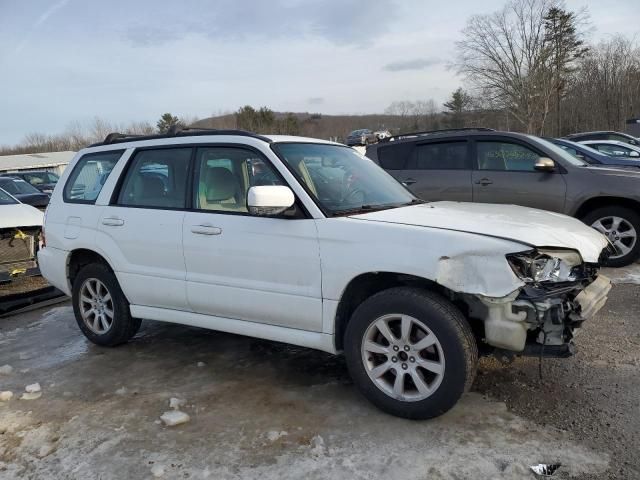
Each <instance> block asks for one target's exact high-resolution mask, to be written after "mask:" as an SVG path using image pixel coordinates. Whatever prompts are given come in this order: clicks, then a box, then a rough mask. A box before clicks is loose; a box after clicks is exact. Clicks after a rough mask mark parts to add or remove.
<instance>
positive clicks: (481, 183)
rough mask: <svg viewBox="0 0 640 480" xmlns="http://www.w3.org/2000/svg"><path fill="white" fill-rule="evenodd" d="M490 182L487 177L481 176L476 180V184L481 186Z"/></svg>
mask: <svg viewBox="0 0 640 480" xmlns="http://www.w3.org/2000/svg"><path fill="white" fill-rule="evenodd" d="M492 183H493V182H492V181H491V180H489V179H488V178H481V179H480V180H478V181H477V182H476V185H482V186H483V187H486V186H487V185H491V184H492Z"/></svg>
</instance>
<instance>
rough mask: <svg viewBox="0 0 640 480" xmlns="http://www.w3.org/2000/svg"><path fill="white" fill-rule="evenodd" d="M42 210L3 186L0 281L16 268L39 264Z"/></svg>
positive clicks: (5, 279)
mask: <svg viewBox="0 0 640 480" xmlns="http://www.w3.org/2000/svg"><path fill="white" fill-rule="evenodd" d="M42 216H43V214H42V212H41V211H40V210H38V209H36V208H34V207H32V206H30V205H26V204H24V203H21V202H20V201H19V200H18V199H16V198H15V197H14V196H13V195H10V194H9V193H7V192H6V191H5V190H3V189H2V188H0V284H2V283H5V282H8V281H10V278H11V276H12V275H13V274H14V272H15V271H24V270H27V269H29V268H32V267H35V257H34V255H35V251H36V241H37V238H38V236H39V234H40V230H41V228H42Z"/></svg>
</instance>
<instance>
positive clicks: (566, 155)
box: [527, 135, 589, 167]
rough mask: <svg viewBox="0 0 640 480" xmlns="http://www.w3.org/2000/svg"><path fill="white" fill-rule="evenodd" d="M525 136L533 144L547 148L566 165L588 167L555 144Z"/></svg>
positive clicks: (585, 163)
mask: <svg viewBox="0 0 640 480" xmlns="http://www.w3.org/2000/svg"><path fill="white" fill-rule="evenodd" d="M527 136H528V137H529V138H530V139H531V140H533V141H534V142H538V143H539V144H542V145H543V146H545V147H547V148H548V149H549V150H551V151H553V153H555V154H556V155H557V156H559V157H560V158H561V159H562V160H564V161H566V162H567V163H569V164H571V165H573V166H575V167H586V166H588V165H589V164H588V163H587V162H585V161H584V160H580V159H579V158H576V157H574V156H573V155H571V154H570V153H569V152H567V151H566V150H565V149H563V148H561V147H559V146H558V145H556V144H555V143H551V142H550V141H549V140H545V139H544V138H540V137H534V136H533V135H527Z"/></svg>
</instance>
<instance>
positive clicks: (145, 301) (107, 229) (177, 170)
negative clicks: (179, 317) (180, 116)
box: [87, 147, 193, 310]
mask: <svg viewBox="0 0 640 480" xmlns="http://www.w3.org/2000/svg"><path fill="white" fill-rule="evenodd" d="M192 151H193V149H192V148H190V147H170V148H148V149H139V150H137V151H135V152H133V154H132V158H130V159H129V162H128V164H127V166H126V168H125V170H124V172H123V173H122V175H121V178H120V180H119V182H118V185H117V186H116V189H115V192H114V195H113V196H112V198H111V201H110V203H109V205H107V206H105V207H104V209H103V210H102V212H101V215H100V218H99V221H98V235H97V238H96V243H97V244H98V245H99V246H100V248H101V249H102V250H103V251H105V252H109V253H110V254H111V258H110V261H111V263H112V265H113V267H114V270H115V271H116V275H117V277H118V281H119V282H120V284H121V286H122V290H123V291H124V292H125V295H126V296H127V298H128V300H129V301H130V302H131V303H132V304H135V305H144V306H152V307H159V308H169V309H176V310H188V309H189V308H188V304H187V299H186V284H185V276H186V271H185V264H184V257H183V253H182V222H183V219H184V215H185V211H184V210H185V208H186V199H187V185H188V177H189V175H188V172H189V164H190V160H191V155H192ZM103 182H104V180H103V179H102V178H101V177H100V176H99V175H98V176H96V178H95V179H94V184H100V183H103ZM87 188H89V189H92V188H93V187H92V186H90V185H87Z"/></svg>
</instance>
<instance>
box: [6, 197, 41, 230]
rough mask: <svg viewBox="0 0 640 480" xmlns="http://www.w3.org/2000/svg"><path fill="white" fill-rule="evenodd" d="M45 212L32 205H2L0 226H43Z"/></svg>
mask: <svg viewBox="0 0 640 480" xmlns="http://www.w3.org/2000/svg"><path fill="white" fill-rule="evenodd" d="M42 218H43V213H42V212H41V211H40V210H38V209H37V208H35V207H32V206H31V205H26V204H24V203H15V204H11V205H0V228H15V227H41V226H42Z"/></svg>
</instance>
